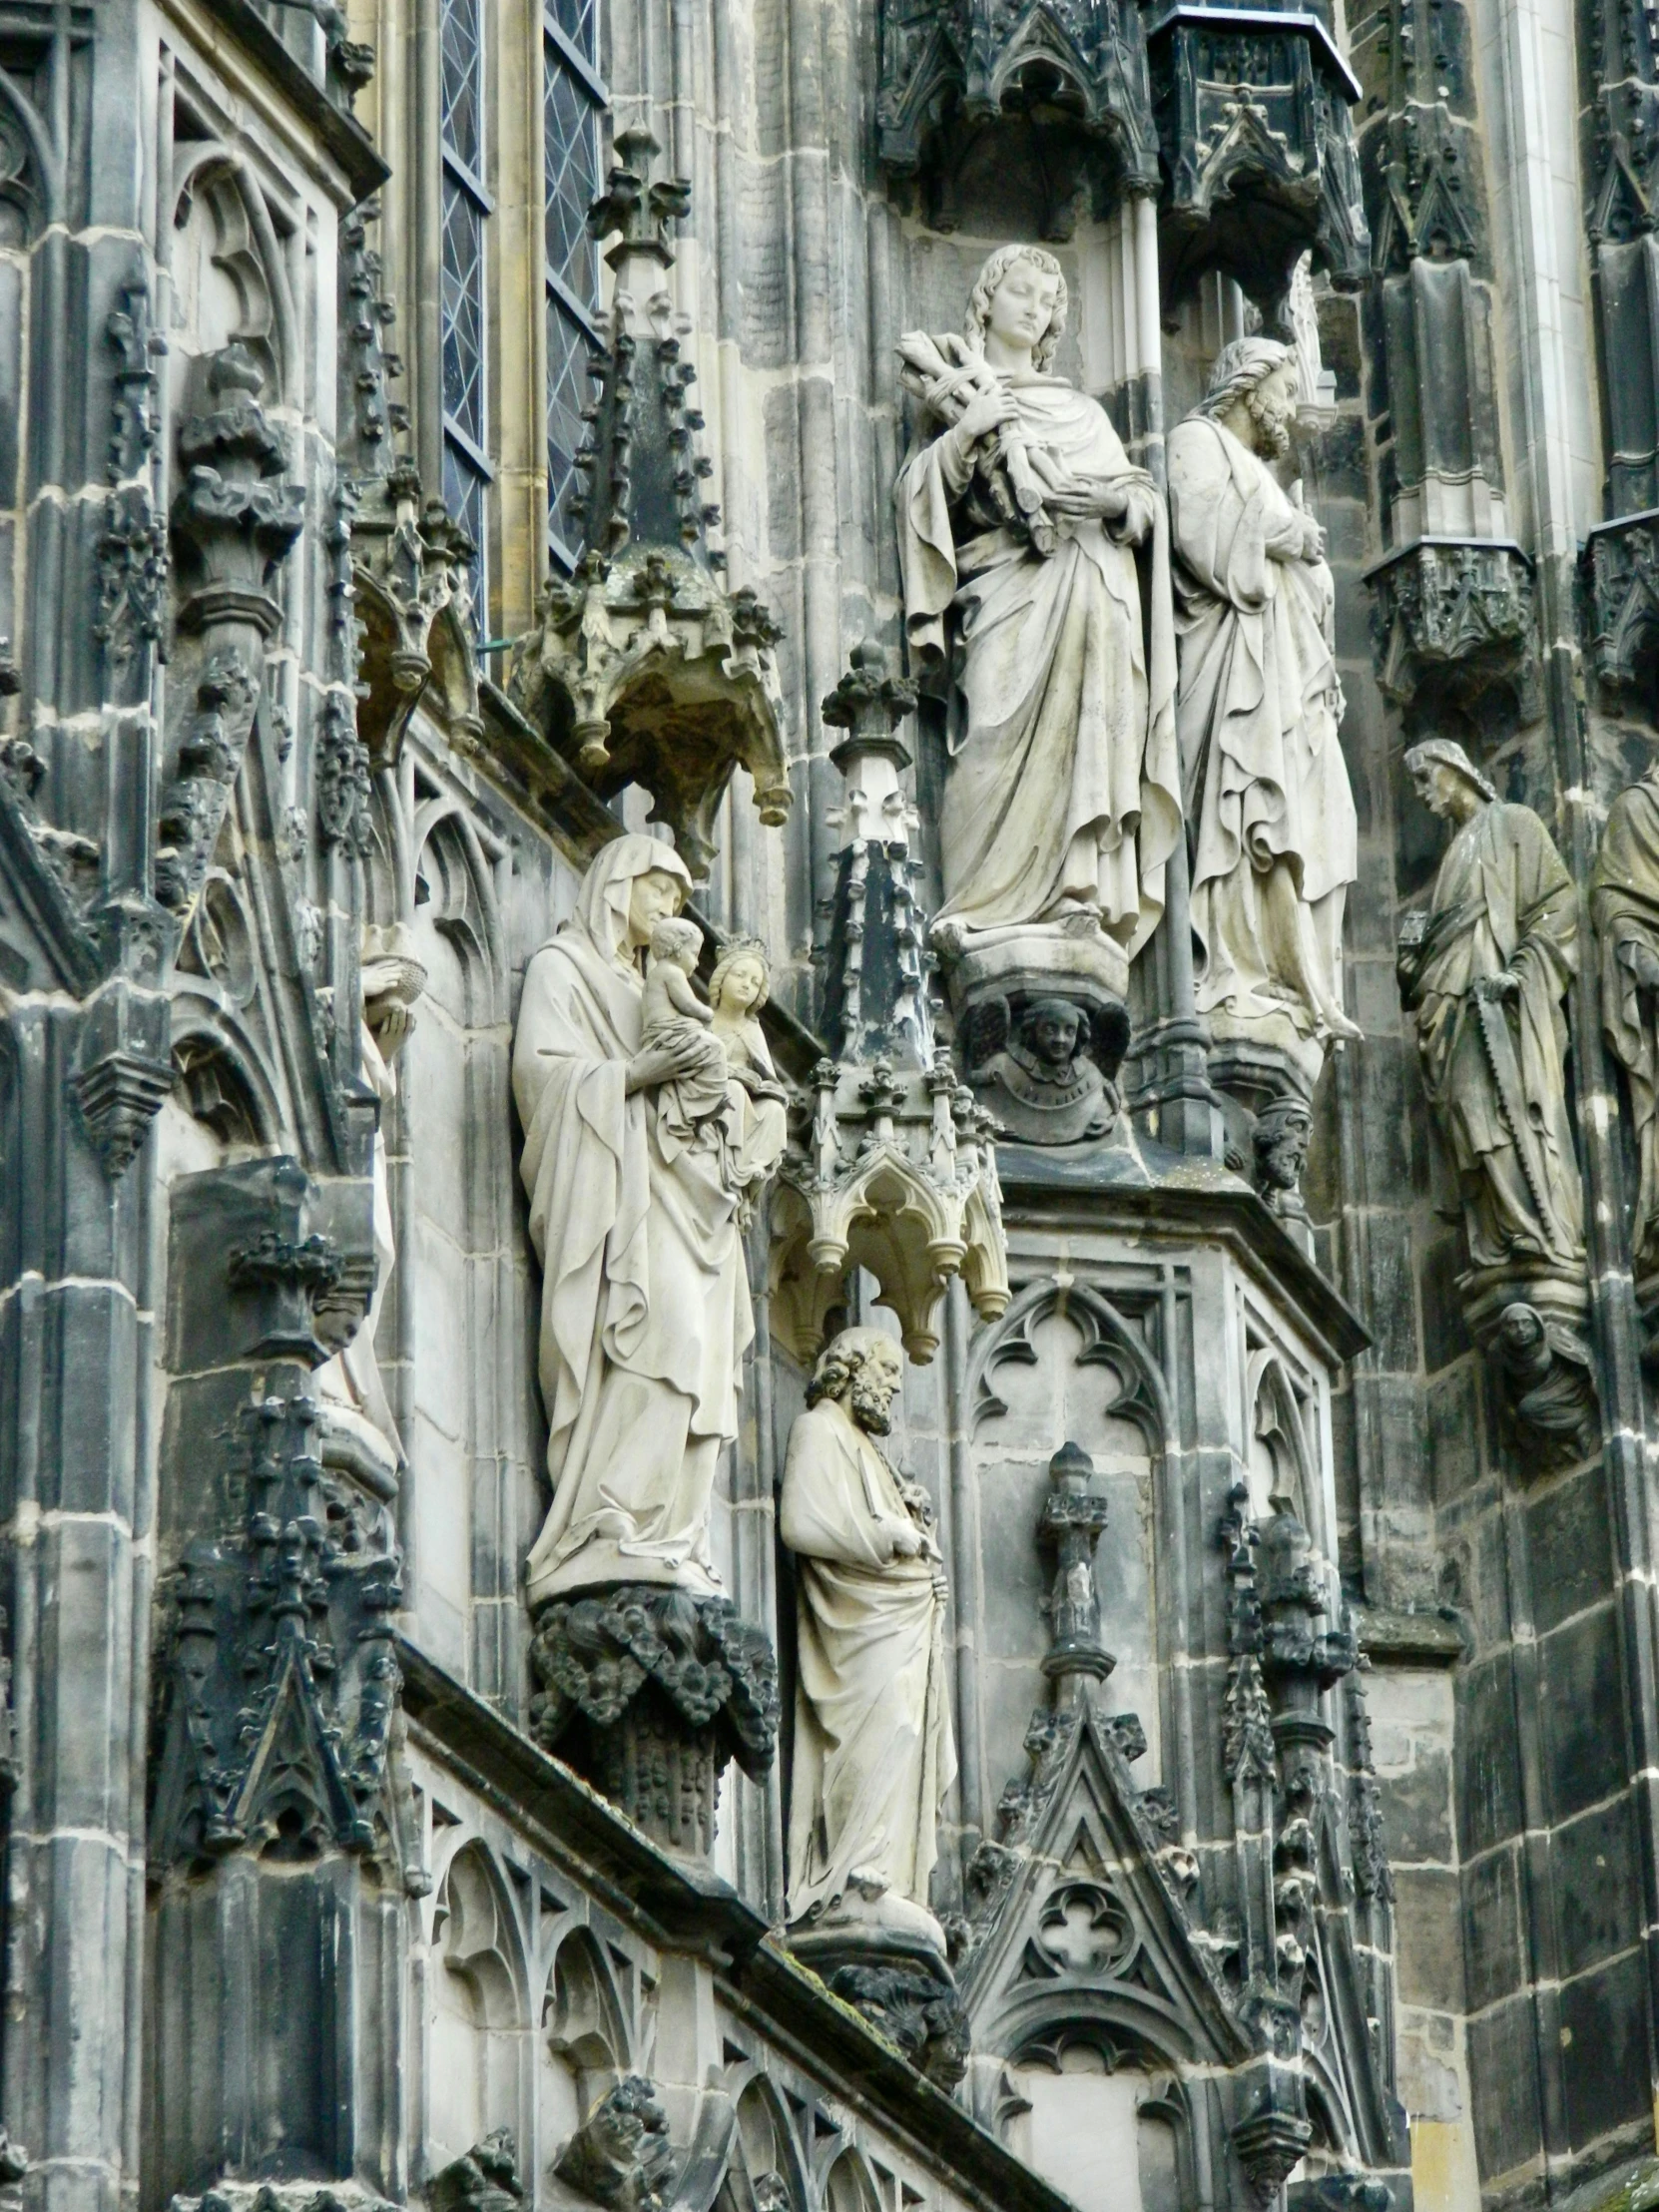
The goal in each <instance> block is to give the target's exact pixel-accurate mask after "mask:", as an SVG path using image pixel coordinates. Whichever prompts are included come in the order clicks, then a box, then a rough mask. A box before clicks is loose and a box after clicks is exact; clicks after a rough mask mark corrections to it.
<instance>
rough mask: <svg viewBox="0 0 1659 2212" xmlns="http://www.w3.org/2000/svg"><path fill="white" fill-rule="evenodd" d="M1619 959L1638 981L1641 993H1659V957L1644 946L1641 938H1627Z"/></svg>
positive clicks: (1622, 945)
mask: <svg viewBox="0 0 1659 2212" xmlns="http://www.w3.org/2000/svg"><path fill="white" fill-rule="evenodd" d="M1619 958H1620V960H1621V961H1622V962H1623V963H1624V965H1625V966H1626V967H1627V968H1628V969H1629V970H1630V972H1631V974H1632V975H1633V976H1634V977H1635V979H1636V988H1637V989H1638V990H1641V991H1659V956H1656V955H1655V954H1654V952H1653V950H1652V948H1651V947H1650V946H1648V945H1645V944H1643V942H1642V940H1641V939H1640V938H1639V937H1626V938H1625V939H1624V941H1623V943H1622V944H1621V945H1620V946H1619Z"/></svg>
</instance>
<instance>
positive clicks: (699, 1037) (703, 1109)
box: [640, 915, 728, 1142]
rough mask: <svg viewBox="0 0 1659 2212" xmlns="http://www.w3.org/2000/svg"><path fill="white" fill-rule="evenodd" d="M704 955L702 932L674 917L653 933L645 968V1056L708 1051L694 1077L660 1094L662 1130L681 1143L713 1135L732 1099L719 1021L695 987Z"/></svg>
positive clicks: (679, 1079) (642, 1039)
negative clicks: (695, 1048) (679, 1047)
mask: <svg viewBox="0 0 1659 2212" xmlns="http://www.w3.org/2000/svg"><path fill="white" fill-rule="evenodd" d="M702 952H703V932H702V930H701V929H699V928H698V926H697V924H696V922H695V921H686V920H683V919H681V918H680V917H679V916H678V915H671V916H669V917H668V918H666V919H665V920H662V921H659V922H657V923H656V924H655V925H654V927H653V928H652V931H651V943H650V947H649V950H648V953H647V957H646V963H645V996H644V1004H643V1007H642V1009H641V1025H640V1047H641V1049H642V1051H649V1050H651V1049H652V1048H653V1047H656V1046H660V1045H673V1044H681V1043H683V1042H685V1041H686V1040H687V1039H688V1037H689V1038H690V1039H692V1040H694V1041H696V1042H699V1043H701V1044H703V1045H704V1046H705V1047H706V1048H707V1049H706V1051H705V1053H704V1055H703V1057H702V1058H701V1060H700V1061H699V1062H698V1065H697V1066H696V1068H695V1069H694V1070H693V1072H692V1073H691V1074H690V1075H682V1076H678V1077H676V1078H675V1080H674V1081H673V1082H671V1083H665V1084H663V1085H662V1087H661V1089H660V1090H659V1092H658V1101H659V1109H658V1127H659V1130H660V1132H661V1133H662V1134H663V1135H665V1136H673V1137H678V1138H679V1139H681V1141H682V1142H690V1141H692V1140H693V1139H694V1138H697V1137H699V1136H701V1135H703V1134H704V1133H705V1131H706V1130H712V1125H713V1124H714V1123H715V1122H716V1121H718V1119H719V1118H720V1116H721V1115H722V1114H724V1112H725V1109H726V1104H727V1098H728V1092H727V1065H726V1053H725V1050H724V1048H723V1043H722V1040H721V1038H720V1037H719V1036H718V1035H717V1034H716V1032H715V1026H714V1021H715V1017H714V1014H713V1011H712V1010H711V1009H710V1008H709V1007H707V1006H705V1005H704V1003H703V1001H702V999H700V998H699V997H698V995H697V992H696V990H695V989H694V988H693V986H692V976H693V974H694V973H695V971H696V968H697V963H698V960H699V959H700V958H701V956H702Z"/></svg>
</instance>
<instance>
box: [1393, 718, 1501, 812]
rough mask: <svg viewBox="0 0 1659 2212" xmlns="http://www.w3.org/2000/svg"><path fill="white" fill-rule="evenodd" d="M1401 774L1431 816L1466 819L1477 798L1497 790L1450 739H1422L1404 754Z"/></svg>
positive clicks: (1490, 795) (1491, 796) (1492, 795)
mask: <svg viewBox="0 0 1659 2212" xmlns="http://www.w3.org/2000/svg"><path fill="white" fill-rule="evenodd" d="M1405 773H1406V775H1407V776H1409V777H1410V779H1411V782H1412V783H1413V784H1414V785H1415V786H1416V792H1417V797H1418V798H1419V799H1420V800H1421V801H1422V803H1423V805H1424V806H1425V807H1426V808H1427V809H1428V811H1429V813H1430V814H1431V815H1439V816H1441V817H1442V818H1447V819H1450V820H1452V821H1458V822H1461V821H1466V820H1467V818H1468V816H1469V815H1470V814H1472V813H1473V812H1474V810H1475V808H1476V807H1477V806H1478V805H1479V804H1480V803H1481V801H1483V800H1484V801H1487V802H1490V801H1492V800H1494V799H1496V797H1497V792H1496V790H1495V789H1494V788H1493V786H1492V784H1491V783H1490V782H1489V781H1488V779H1487V778H1486V777H1484V776H1482V775H1481V773H1480V771H1479V770H1478V769H1477V768H1476V767H1475V765H1474V763H1473V762H1472V761H1471V760H1470V759H1469V757H1468V755H1467V754H1466V753H1465V752H1464V751H1463V748H1462V747H1461V746H1460V745H1457V744H1454V743H1453V741H1452V740H1451V739H1450V738H1425V739H1424V740H1423V742H1422V744H1421V745H1414V746H1412V748H1411V749H1410V751H1409V752H1408V753H1407V754H1406V756H1405Z"/></svg>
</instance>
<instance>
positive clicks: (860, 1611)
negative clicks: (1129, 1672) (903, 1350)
mask: <svg viewBox="0 0 1659 2212" xmlns="http://www.w3.org/2000/svg"><path fill="white" fill-rule="evenodd" d="M902 1377H903V1364H902V1361H901V1358H900V1355H899V1352H898V1348H897V1346H896V1345H894V1344H893V1343H892V1342H891V1341H890V1340H889V1339H888V1338H886V1337H884V1336H882V1335H881V1334H880V1332H879V1331H878V1330H874V1329H845V1330H842V1332H841V1334H840V1335H839V1336H838V1337H836V1338H835V1340H834V1341H833V1343H832V1344H830V1347H829V1349H828V1350H827V1351H826V1352H825V1353H824V1355H823V1357H822V1358H821V1359H820V1361H819V1364H818V1368H817V1370H816V1372H815V1373H814V1376H813V1381H812V1384H811V1387H810V1388H809V1390H808V1392H807V1411H806V1412H805V1413H803V1414H802V1416H801V1418H800V1419H799V1420H798V1421H797V1422H796V1424H795V1427H794V1429H793V1430H792V1432H791V1435H790V1449H789V1458H788V1462H787V1464H786V1467H785V1471H784V1492H783V1498H782V1501H781V1507H780V1527H781V1531H782V1534H783V1538H784V1541H785V1543H786V1544H788V1545H789V1547H790V1549H791V1550H792V1551H793V1552H794V1553H795V1554H796V1560H797V1571H798V1575H799V1598H798V1604H797V1680H796V1705H795V1769H794V1795H793V1802H792V1805H791V1812H790V1844H789V1876H790V1889H789V1918H790V1921H791V1924H792V1925H793V1926H795V1927H798V1928H799V1927H800V1926H801V1925H802V1924H803V1923H805V1924H808V1925H809V1926H814V1927H819V1928H823V1929H824V1930H825V1931H826V1933H828V1932H829V1930H830V1928H831V1927H839V1926H841V1925H842V1924H848V1923H851V1924H856V1925H857V1926H858V1928H859V1929H860V1930H862V1931H864V1932H867V1933H870V1934H876V1933H878V1934H879V1935H881V1936H885V1937H887V1938H889V1939H892V1938H897V1939H898V1940H899V1941H901V1942H905V1941H907V1942H908V1943H910V1944H914V1945H916V1946H918V1947H920V1948H922V1949H925V1950H928V1951H933V1952H936V1953H937V1955H938V1956H939V1958H940V1959H942V1958H943V1956H944V1936H943V1933H942V1931H941V1930H940V1928H939V1924H938V1922H937V1921H936V1920H934V1918H933V1916H932V1914H931V1913H930V1912H929V1911H928V1909H927V1885H928V1877H929V1876H930V1875H931V1873H932V1871H933V1861H934V1858H935V1855H936V1844H935V1832H936V1824H937V1820H938V1814H939V1808H940V1806H941V1804H942V1802H943V1799H944V1794H945V1792H946V1790H948V1788H949V1787H950V1784H951V1781H952V1780H953V1778H954V1776H955V1773H956V1757H955V1749H954V1744H953V1741H952V1736H951V1728H950V1706H949V1701H948V1696H947V1691H946V1682H945V1667H944V1615H945V1581H944V1568H943V1563H942V1561H941V1559H940V1556H939V1547H938V1544H937V1541H936V1540H935V1538H934V1534H933V1509H932V1504H931V1501H930V1499H929V1498H928V1495H927V1492H926V1491H925V1490H924V1489H923V1488H922V1486H921V1485H920V1484H919V1483H917V1482H906V1481H904V1480H902V1479H901V1478H900V1477H899V1475H898V1474H897V1473H896V1472H895V1471H894V1469H893V1468H892V1466H891V1465H889V1463H888V1461H887V1459H886V1457H885V1455H884V1454H883V1453H882V1451H881V1450H880V1448H879V1446H878V1445H877V1443H876V1441H875V1439H876V1437H877V1436H883V1435H885V1434H886V1432H887V1429H888V1427H889V1425H890V1420H891V1415H890V1407H891V1404H892V1400H893V1396H894V1393H895V1392H896V1390H897V1388H898V1385H899V1383H900V1381H901V1380H902Z"/></svg>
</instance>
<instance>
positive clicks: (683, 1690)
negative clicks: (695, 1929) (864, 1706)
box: [530, 1583, 779, 1858]
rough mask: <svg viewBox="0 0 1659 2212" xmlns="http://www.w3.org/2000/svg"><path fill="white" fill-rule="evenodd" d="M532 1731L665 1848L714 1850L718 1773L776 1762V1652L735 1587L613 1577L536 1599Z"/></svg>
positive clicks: (756, 1774) (753, 1775)
mask: <svg viewBox="0 0 1659 2212" xmlns="http://www.w3.org/2000/svg"><path fill="white" fill-rule="evenodd" d="M530 1665H531V1672H532V1674H533V1676H534V1679H535V1681H536V1683H537V1691H536V1694H535V1696H533V1697H532V1699H531V1701H530V1732H531V1734H532V1735H533V1736H534V1737H535V1739H536V1741H537V1742H538V1743H539V1744H540V1745H542V1747H543V1748H544V1749H545V1750H547V1751H551V1752H555V1753H557V1755H558V1756H559V1758H561V1759H562V1760H564V1762H565V1763H566V1765H567V1766H570V1767H572V1768H574V1769H575V1771H576V1772H577V1773H578V1774H579V1775H580V1776H581V1777H582V1779H583V1780H584V1781H585V1782H588V1783H591V1784H592V1786H593V1787H594V1789H596V1790H597V1791H598V1792H599V1794H600V1795H601V1797H605V1798H608V1799H609V1800H610V1802H611V1803H612V1804H613V1805H614V1806H616V1807H617V1808H618V1810H619V1811H620V1812H623V1813H625V1814H626V1815H627V1816H628V1818H629V1819H630V1820H631V1821H632V1822H633V1823H634V1825H635V1826H636V1827H637V1828H640V1829H642V1830H643V1831H644V1833H645V1834H646V1835H647V1836H649V1837H650V1838H651V1839H652V1841H653V1842H654V1843H658V1844H661V1845H662V1846H663V1847H664V1848H665V1849H666V1850H668V1851H674V1852H679V1853H682V1854H684V1855H687V1856H691V1857H699V1858H707V1857H708V1855H709V1853H710V1851H711V1850H712V1849H713V1847H714V1839H715V1815H716V1811H717V1809H718V1806H719V1800H720V1777H721V1774H722V1772H723V1770H724V1769H725V1767H726V1765H727V1762H728V1761H729V1760H733V1759H735V1760H736V1761H737V1763H738V1765H739V1767H740V1768H741V1769H742V1770H743V1772H744V1773H745V1774H747V1775H748V1776H749V1778H750V1779H751V1781H757V1782H758V1781H759V1780H761V1778H762V1777H763V1776H764V1775H765V1774H766V1773H767V1772H768V1770H769V1769H770V1768H771V1766H772V1760H773V1753H774V1750H775V1748H776V1744H777V1737H778V1715H779V1703H778V1662H777V1659H776V1658H775V1657H774V1655H773V1649H772V1646H771V1644H770V1643H769V1642H768V1641H767V1639H766V1637H765V1636H764V1635H763V1634H762V1633H761V1631H760V1630H759V1629H758V1628H751V1627H750V1625H749V1624H748V1622H747V1621H744V1620H741V1619H740V1618H739V1617H738V1612H737V1608H736V1607H735V1606H734V1605H733V1604H732V1603H731V1602H730V1600H729V1599H727V1598H711V1597H700V1596H695V1595H693V1594H692V1593H691V1592H690V1591H686V1590H677V1589H673V1588H662V1587H657V1586H653V1585H651V1584H649V1583H617V1584H611V1585H609V1586H608V1587H605V1588H602V1589H596V1590H591V1591H587V1592H584V1593H583V1594H582V1595H580V1596H576V1597H571V1598H555V1599H552V1600H550V1601H549V1602H548V1603H546V1604H545V1605H543V1606H541V1607H539V1608H538V1610H537V1612H536V1615H535V1634H534V1636H533V1638H532V1640H531V1645H530Z"/></svg>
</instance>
